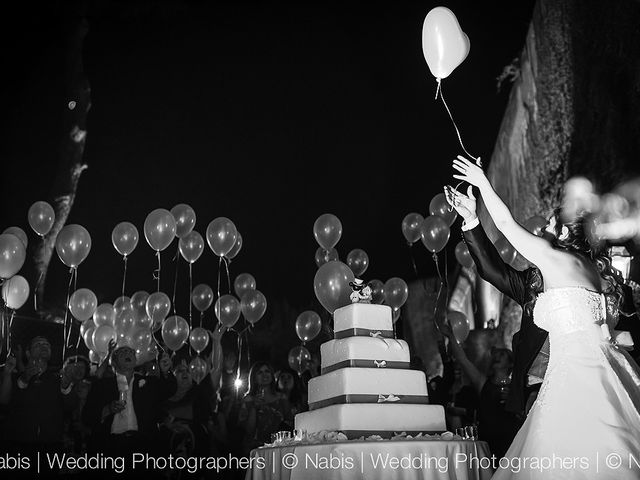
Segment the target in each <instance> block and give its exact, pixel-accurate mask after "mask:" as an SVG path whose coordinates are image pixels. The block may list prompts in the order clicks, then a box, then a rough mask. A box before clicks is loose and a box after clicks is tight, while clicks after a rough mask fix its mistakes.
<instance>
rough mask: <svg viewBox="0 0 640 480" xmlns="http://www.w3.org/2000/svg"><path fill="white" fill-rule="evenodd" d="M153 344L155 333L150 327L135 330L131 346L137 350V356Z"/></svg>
mask: <svg viewBox="0 0 640 480" xmlns="http://www.w3.org/2000/svg"><path fill="white" fill-rule="evenodd" d="M152 344H153V334H152V333H151V330H149V329H148V328H141V329H138V330H135V331H134V332H133V333H132V334H131V343H130V346H131V347H132V348H133V349H134V350H135V351H136V356H137V355H141V354H143V353H144V352H146V351H147V350H149V347H151V345H152Z"/></svg>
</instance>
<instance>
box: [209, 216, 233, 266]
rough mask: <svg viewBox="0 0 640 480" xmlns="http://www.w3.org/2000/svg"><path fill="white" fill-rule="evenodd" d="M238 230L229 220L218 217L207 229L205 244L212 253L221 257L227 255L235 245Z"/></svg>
mask: <svg viewBox="0 0 640 480" xmlns="http://www.w3.org/2000/svg"><path fill="white" fill-rule="evenodd" d="M237 238H238V230H237V229H236V226H235V225H234V224H233V222H232V221H231V220H229V219H228V218H226V217H218V218H216V219H214V220H212V221H211V223H209V226H208V227H207V243H208V244H209V248H211V250H213V253H215V254H216V255H218V256H219V257H222V256H223V255H226V254H228V253H229V252H230V251H231V249H233V246H234V245H235V243H236V240H237Z"/></svg>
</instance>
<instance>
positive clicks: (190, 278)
mask: <svg viewBox="0 0 640 480" xmlns="http://www.w3.org/2000/svg"><path fill="white" fill-rule="evenodd" d="M192 290H193V263H191V262H189V327H191V326H192V325H193V324H192V322H191V312H192V308H191V291H192ZM200 324H201V325H200V326H202V322H200Z"/></svg>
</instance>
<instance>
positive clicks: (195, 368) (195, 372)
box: [189, 357, 207, 384]
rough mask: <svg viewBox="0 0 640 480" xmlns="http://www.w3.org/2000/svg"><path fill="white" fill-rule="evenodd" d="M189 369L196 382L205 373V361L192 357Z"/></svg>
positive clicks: (200, 379)
mask: <svg viewBox="0 0 640 480" xmlns="http://www.w3.org/2000/svg"><path fill="white" fill-rule="evenodd" d="M189 371H190V372H191V376H192V377H193V379H194V380H195V382H196V383H197V384H199V383H200V382H202V380H204V377H205V376H206V375H207V362H205V361H204V360H203V359H202V358H200V357H194V358H193V360H191V362H190V363H189Z"/></svg>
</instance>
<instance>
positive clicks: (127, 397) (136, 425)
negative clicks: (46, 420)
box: [82, 346, 176, 456]
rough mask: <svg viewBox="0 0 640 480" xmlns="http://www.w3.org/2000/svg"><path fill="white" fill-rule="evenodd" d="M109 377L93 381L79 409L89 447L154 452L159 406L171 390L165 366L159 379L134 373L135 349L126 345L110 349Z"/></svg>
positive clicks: (173, 386)
mask: <svg viewBox="0 0 640 480" xmlns="http://www.w3.org/2000/svg"><path fill="white" fill-rule="evenodd" d="M110 362H111V365H112V367H113V370H114V372H115V376H113V377H106V376H105V377H103V378H101V379H98V380H96V381H95V382H94V383H93V385H92V388H91V391H90V392H89V396H88V398H87V403H86V405H85V408H84V410H83V412H82V418H83V421H84V422H85V424H86V425H87V426H88V427H89V428H90V429H91V449H92V450H95V451H97V452H104V453H106V454H110V455H114V456H118V455H123V454H124V455H128V454H130V453H131V452H153V451H157V447H158V445H157V442H156V440H157V438H158V423H159V421H160V420H161V418H162V410H161V405H162V402H164V401H165V400H166V399H168V398H169V397H170V396H171V395H173V394H174V393H175V390H176V381H175V378H174V377H173V376H172V375H170V372H169V369H168V368H167V369H165V370H163V369H162V366H161V372H160V373H161V376H160V377H159V378H157V377H153V376H147V377H145V376H142V375H140V374H138V373H136V372H135V366H136V352H135V350H134V349H133V348H131V347H128V346H120V347H117V348H116V349H115V350H113V353H112V355H111V359H110Z"/></svg>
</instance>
